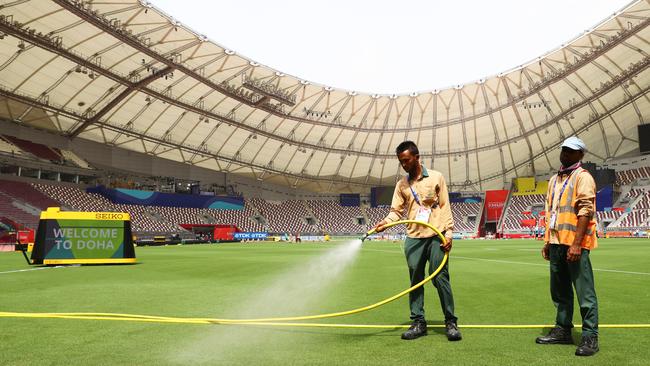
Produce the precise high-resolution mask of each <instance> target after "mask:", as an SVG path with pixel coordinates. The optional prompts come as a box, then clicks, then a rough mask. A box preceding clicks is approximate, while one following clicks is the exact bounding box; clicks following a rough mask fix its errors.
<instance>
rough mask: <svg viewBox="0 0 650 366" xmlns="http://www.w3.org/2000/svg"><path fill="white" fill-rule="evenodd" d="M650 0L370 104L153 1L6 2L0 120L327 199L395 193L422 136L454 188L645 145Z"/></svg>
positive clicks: (0, 33) (1, 27)
mask: <svg viewBox="0 0 650 366" xmlns="http://www.w3.org/2000/svg"><path fill="white" fill-rule="evenodd" d="M649 16H650V4H649V3H648V1H646V0H640V1H635V2H633V3H631V4H630V5H628V6H627V7H625V8H624V9H622V10H621V11H619V12H617V13H615V14H613V15H612V16H611V17H609V18H608V19H606V20H605V21H603V22H602V23H601V24H598V25H597V26H595V27H594V28H593V29H590V30H588V31H586V32H585V33H584V34H582V35H581V36H579V37H577V38H576V39H574V40H572V41H570V42H569V43H567V44H564V45H562V46H561V47H559V48H557V49H556V50H553V51H551V52H549V53H547V54H545V55H543V56H541V57H539V58H537V59H535V60H533V61H531V62H529V63H527V64H525V65H521V66H519V67H517V68H514V69H512V70H509V71H507V72H503V73H500V74H498V75H494V76H492V77H489V78H486V79H482V80H477V81H476V82H474V83H471V84H465V85H458V86H456V87H453V88H449V89H444V90H432V91H431V92H427V93H419V94H417V93H413V94H409V95H367V94H361V93H356V92H353V91H346V90H339V89H335V88H332V87H328V86H323V85H316V84H313V83H310V82H309V81H306V80H301V79H299V78H296V77H294V76H290V75H286V74H284V73H282V72H281V71H277V70H273V69H271V68H268V67H266V66H263V65H261V64H259V63H257V62H255V61H253V60H249V59H246V58H245V57H242V56H239V55H237V53H236V52H234V51H232V50H228V49H224V48H223V47H221V46H219V45H218V44H217V43H214V42H212V41H210V40H209V39H208V38H207V37H206V36H204V35H200V34H196V33H195V32H193V31H192V30H190V29H188V28H186V27H184V26H183V25H181V24H179V23H178V22H176V21H174V20H173V19H172V18H171V17H170V16H168V15H166V14H164V13H162V12H161V11H159V10H157V9H156V8H154V7H152V6H150V5H149V4H148V3H146V2H142V1H137V0H113V1H110V2H95V1H74V0H51V1H35V0H32V1H29V0H16V1H3V5H2V7H0V98H1V99H2V101H0V116H3V117H4V118H8V119H11V120H14V121H16V122H17V123H22V124H27V125H31V126H34V127H38V128H41V129H47V130H50V131H54V132H56V133H59V134H62V135H67V136H69V137H71V138H84V139H89V140H94V141H99V142H102V143H105V144H109V145H114V146H119V147H122V148H126V149H131V150H135V151H139V152H144V153H148V154H152V155H156V156H159V157H162V158H167V159H172V160H176V161H181V162H185V163H187V164H194V165H197V166H201V167H205V168H209V169H214V170H218V171H223V172H229V173H232V174H239V175H244V176H249V177H251V178H256V179H259V180H265V181H270V182H274V183H279V184H284V185H288V186H294V187H301V188H304V189H309V190H314V191H360V190H362V189H366V187H367V186H377V185H392V184H393V183H394V182H395V179H396V178H397V177H398V176H399V175H400V174H401V173H402V172H401V171H400V167H399V165H398V162H397V159H396V158H395V153H394V148H395V146H396V145H397V144H398V143H399V142H401V141H403V140H406V139H410V140H414V141H415V142H416V143H417V144H418V146H419V147H420V155H421V157H422V160H423V161H424V163H425V164H426V165H427V166H430V167H433V168H434V169H436V170H439V171H441V172H442V173H443V174H444V175H445V177H447V181H448V182H449V184H450V185H451V186H452V189H454V190H485V189H491V188H502V187H503V186H505V185H506V184H507V183H508V182H509V181H510V179H511V178H513V177H518V176H532V175H540V174H545V173H548V172H550V171H552V170H555V169H557V166H558V164H559V163H558V149H559V145H560V143H561V142H562V140H563V139H564V138H565V137H568V136H570V135H574V134H575V135H579V136H580V137H581V138H582V139H583V140H585V142H586V144H587V146H588V148H589V153H588V154H587V158H586V159H587V160H591V161H594V162H602V161H605V160H608V159H612V158H616V157H619V156H622V155H625V154H627V153H630V152H631V151H633V150H635V149H637V148H638V144H637V143H638V138H637V132H636V128H637V125H638V124H641V123H644V122H645V121H646V119H647V116H648V113H649V112H650V103H649V102H650V100H649V99H648V88H649V87H650V85H649V81H650V72H649V70H648V65H649V64H650V58H649V53H650V43H649V41H650V38H649V36H650V29H649V28H647V26H648V24H649Z"/></svg>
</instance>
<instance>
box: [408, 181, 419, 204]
mask: <svg viewBox="0 0 650 366" xmlns="http://www.w3.org/2000/svg"><path fill="white" fill-rule="evenodd" d="M409 188H411V193H413V198H415V202H416V203H417V204H418V205H419V206H422V205H420V199H419V198H418V193H417V192H416V191H415V190H413V186H412V185H410V184H409Z"/></svg>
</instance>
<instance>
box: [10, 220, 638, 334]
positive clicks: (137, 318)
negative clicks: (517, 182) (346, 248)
mask: <svg viewBox="0 0 650 366" xmlns="http://www.w3.org/2000/svg"><path fill="white" fill-rule="evenodd" d="M400 224H419V225H424V226H427V227H429V228H430V229H432V230H433V231H434V232H435V233H436V234H437V236H438V237H439V238H440V239H441V241H442V243H443V244H445V243H446V242H447V240H446V239H445V237H444V235H442V233H441V232H440V231H439V230H438V229H436V228H435V227H434V226H432V225H430V224H429V223H426V222H421V221H416V220H401V221H395V222H392V223H390V224H386V225H384V229H387V228H389V227H392V226H395V225H400ZM375 232H376V231H375V229H372V230H370V231H368V233H367V234H366V236H365V237H368V236H369V235H372V234H374V233H375ZM365 237H364V238H365ZM448 258H449V253H445V255H444V257H443V259H442V262H441V263H440V265H439V266H438V268H436V270H435V271H434V272H433V273H431V275H429V276H428V277H427V278H425V279H423V280H422V281H420V282H419V283H417V284H415V285H413V286H411V287H410V288H408V289H406V290H404V291H402V292H400V293H398V294H396V295H393V296H391V297H389V298H387V299H384V300H381V301H379V302H376V303H374V304H372V305H367V306H364V307H360V308H357V309H352V310H348V311H340V312H336V313H327V314H318V315H305V316H294V317H276V318H257V319H217V318H178V317H164V316H153V315H138V314H116V313H18V312H0V318H54V319H82V320H113V321H131V322H153V323H176V324H178V323H182V324H223V325H256V326H273V327H316V328H359V329H364V328H368V329H399V328H408V327H409V325H401V324H400V325H381V324H333V323H330V324H325V323H291V322H289V321H298V320H313V319H325V318H334V317H338V316H344V315H351V314H357V313H361V312H364V311H368V310H372V309H375V308H377V307H379V306H382V305H385V304H387V303H389V302H392V301H394V300H397V299H399V298H400V297H402V296H404V295H406V294H408V293H409V292H411V291H413V290H415V289H417V288H419V287H421V286H423V285H424V284H425V283H427V282H428V281H430V280H432V279H433V278H434V277H435V276H436V275H437V274H438V273H439V272H440V271H441V270H442V268H443V267H444V265H445V263H447V260H448ZM428 327H429V328H442V327H444V325H443V324H440V325H429V326H428ZM547 327H552V325H540V324H478V325H472V324H470V325H463V328H475V329H486V328H491V329H526V328H547ZM599 327H601V328H650V324H600V325H599Z"/></svg>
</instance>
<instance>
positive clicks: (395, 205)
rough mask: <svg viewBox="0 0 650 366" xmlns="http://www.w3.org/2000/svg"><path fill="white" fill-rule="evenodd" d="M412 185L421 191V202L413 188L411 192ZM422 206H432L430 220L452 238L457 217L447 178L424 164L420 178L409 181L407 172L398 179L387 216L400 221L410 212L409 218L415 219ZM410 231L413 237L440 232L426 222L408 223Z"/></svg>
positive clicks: (422, 236)
mask: <svg viewBox="0 0 650 366" xmlns="http://www.w3.org/2000/svg"><path fill="white" fill-rule="evenodd" d="M411 187H412V188H413V191H415V193H416V194H417V196H418V200H419V201H420V204H418V203H417V201H416V199H415V196H414V195H413V192H411ZM422 206H424V207H427V208H431V215H430V216H429V224H431V225H432V226H433V227H435V228H436V229H438V230H440V232H441V233H443V234H444V235H445V237H447V238H451V237H452V231H453V229H454V218H453V216H452V214H451V204H450V202H449V192H448V191H447V184H446V183H445V178H444V177H443V176H442V174H440V173H439V172H437V171H435V170H431V171H427V169H426V168H425V167H424V166H423V167H422V177H421V178H420V179H418V180H417V181H409V177H408V176H406V177H404V178H402V179H400V180H399V181H398V182H397V184H396V185H395V192H394V193H393V201H392V203H391V207H390V212H389V213H388V216H386V218H385V219H384V220H385V221H386V222H388V223H391V222H395V221H399V220H401V219H402V215H403V214H406V218H407V219H408V220H415V217H416V216H417V213H418V210H419V209H420V207H422ZM406 235H407V236H408V237H409V238H430V237H433V236H436V235H437V234H436V233H435V232H434V231H433V230H431V229H430V228H428V227H426V226H422V225H416V224H408V226H407V230H406Z"/></svg>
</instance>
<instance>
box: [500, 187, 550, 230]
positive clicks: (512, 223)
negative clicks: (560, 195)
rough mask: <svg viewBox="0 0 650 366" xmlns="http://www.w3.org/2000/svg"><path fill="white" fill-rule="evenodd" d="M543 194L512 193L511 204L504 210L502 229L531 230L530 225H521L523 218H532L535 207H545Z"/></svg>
mask: <svg viewBox="0 0 650 366" xmlns="http://www.w3.org/2000/svg"><path fill="white" fill-rule="evenodd" d="M544 198H545V197H544V195H543V194H528V195H512V196H511V198H510V202H509V204H508V205H507V206H506V207H505V208H504V210H503V217H502V218H501V220H502V226H501V227H502V231H503V232H522V231H530V230H531V228H530V227H524V226H522V225H521V222H522V220H530V219H532V218H533V216H532V215H531V213H532V211H533V207H542V210H543V207H544Z"/></svg>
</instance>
